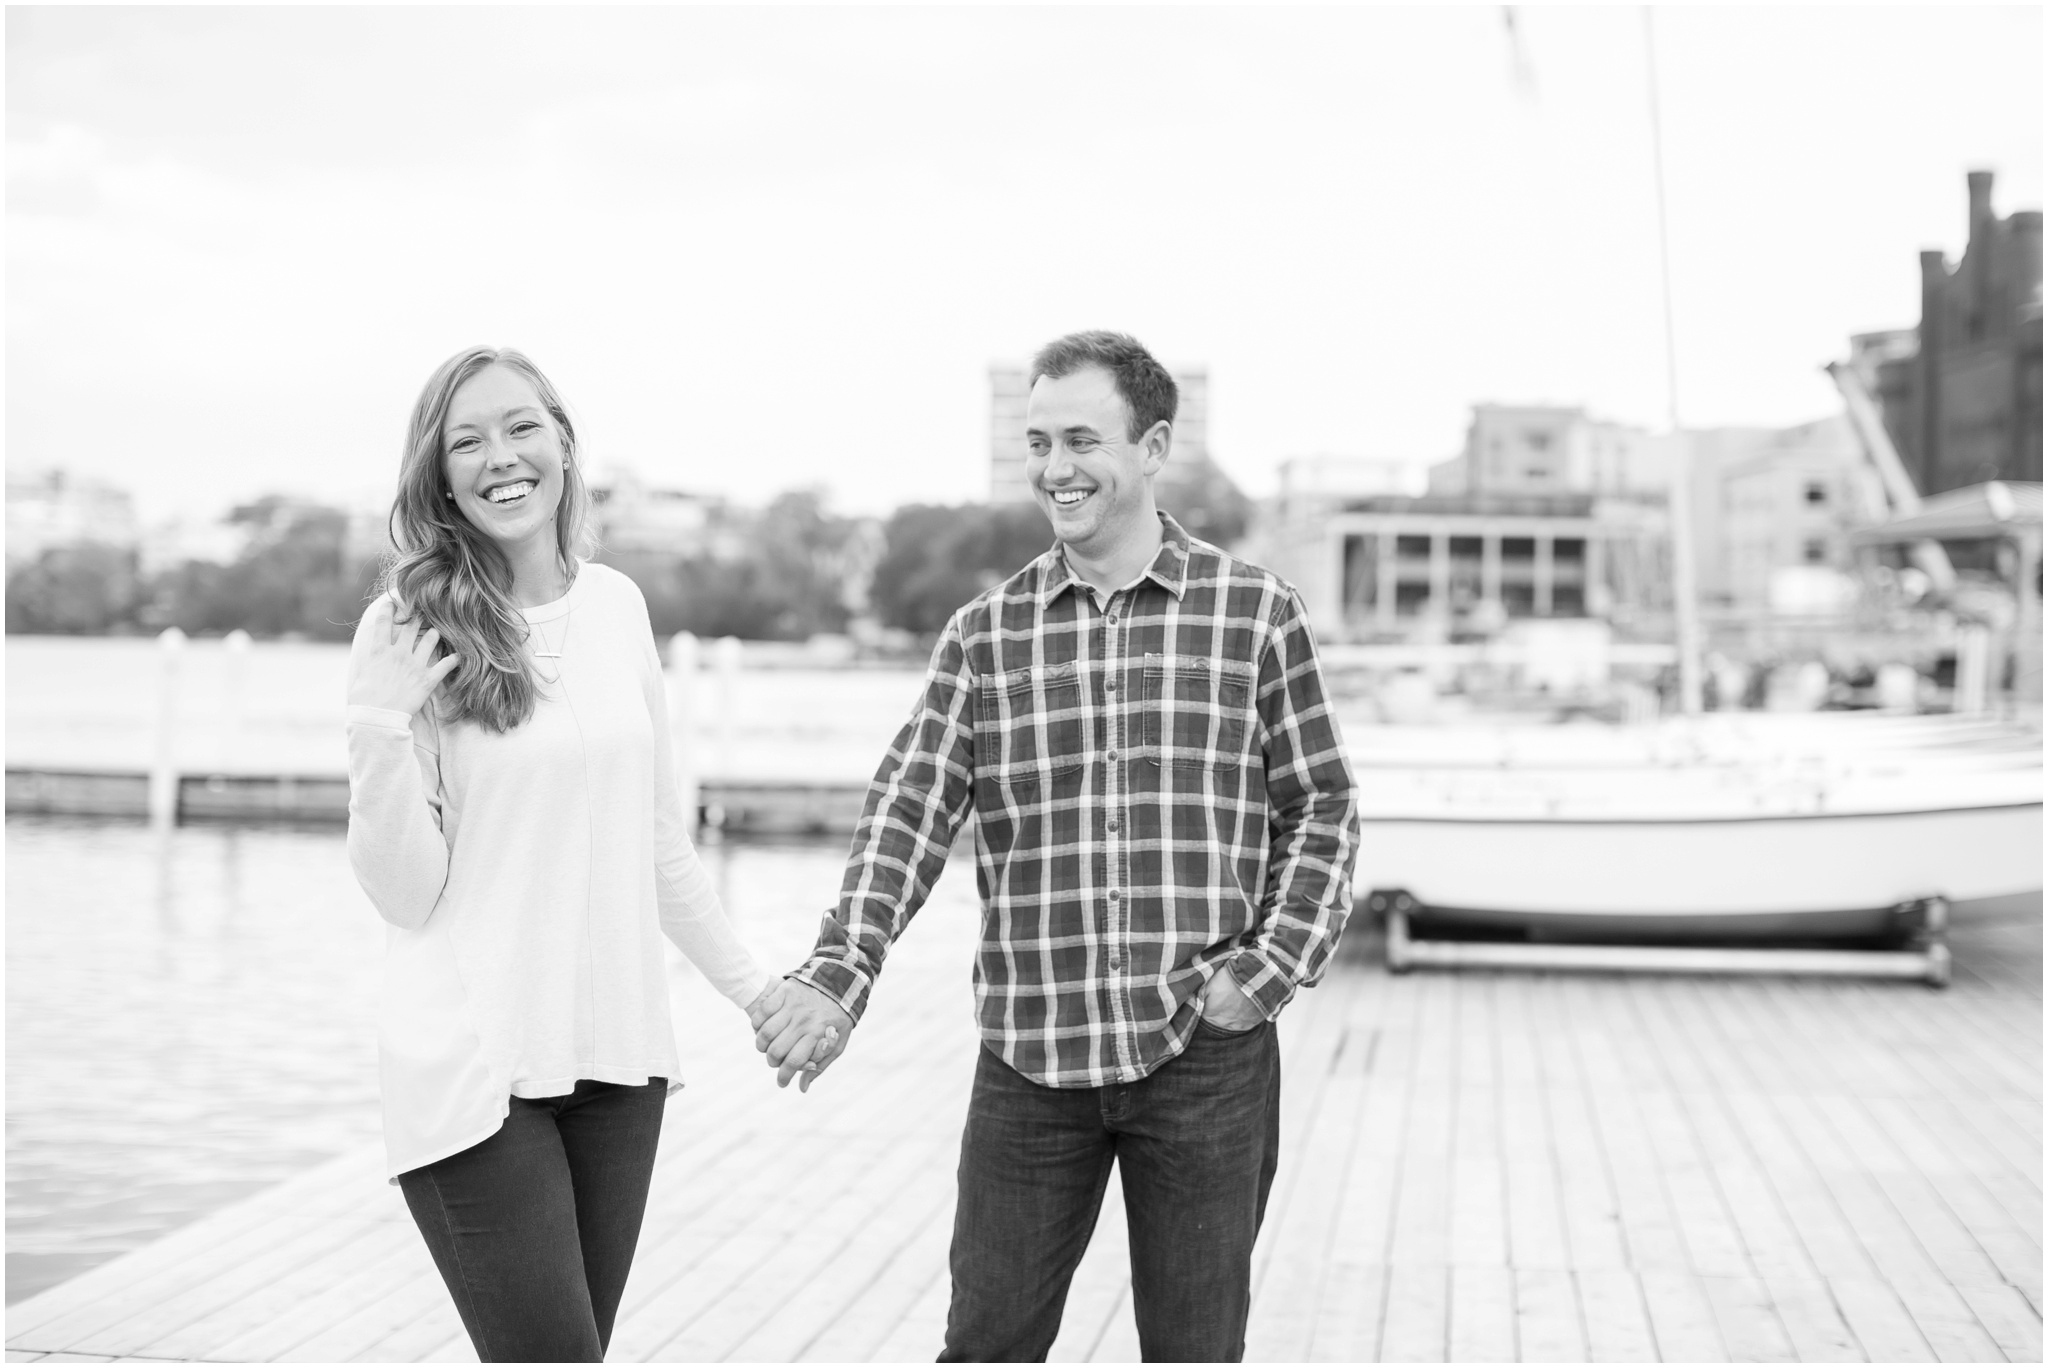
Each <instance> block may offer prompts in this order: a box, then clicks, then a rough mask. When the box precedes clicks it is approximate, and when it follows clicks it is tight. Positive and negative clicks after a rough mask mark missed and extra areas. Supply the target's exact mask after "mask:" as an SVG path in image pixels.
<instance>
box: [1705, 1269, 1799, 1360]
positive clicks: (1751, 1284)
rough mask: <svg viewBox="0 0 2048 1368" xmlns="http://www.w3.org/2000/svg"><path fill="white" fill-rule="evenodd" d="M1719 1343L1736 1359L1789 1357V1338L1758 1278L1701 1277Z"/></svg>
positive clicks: (1790, 1349)
mask: <svg viewBox="0 0 2048 1368" xmlns="http://www.w3.org/2000/svg"><path fill="white" fill-rule="evenodd" d="M1700 1287H1701V1290H1703V1291H1704V1292H1705V1293H1706V1296H1707V1304H1708V1305H1709V1306H1711V1307H1712V1308H1713V1310H1714V1324H1715V1327H1716V1328H1717V1329H1718V1330H1719V1331H1720V1332H1721V1343H1722V1344H1723V1345H1724V1346H1726V1348H1727V1350H1728V1357H1729V1359H1730V1360H1732V1361H1734V1362H1736V1363H1784V1362H1787V1361H1789V1360H1790V1359H1791V1358H1792V1357H1793V1348H1792V1339H1791V1337H1790V1336H1789V1335H1787V1334H1786V1333H1785V1326H1784V1324H1783V1323H1782V1322H1781V1321H1780V1320H1779V1319H1778V1308H1777V1307H1776V1305H1774V1304H1773V1302H1772V1301H1771V1294H1770V1293H1769V1291H1767V1290H1766V1289H1765V1287H1764V1284H1763V1280H1762V1279H1761V1278H1701V1279H1700Z"/></svg>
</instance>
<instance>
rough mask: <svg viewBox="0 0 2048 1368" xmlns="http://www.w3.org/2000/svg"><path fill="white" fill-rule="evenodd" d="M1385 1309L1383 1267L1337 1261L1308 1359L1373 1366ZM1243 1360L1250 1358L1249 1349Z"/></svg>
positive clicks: (1328, 1281)
mask: <svg viewBox="0 0 2048 1368" xmlns="http://www.w3.org/2000/svg"><path fill="white" fill-rule="evenodd" d="M1386 1306H1387V1266H1386V1265H1385V1264H1365V1263H1358V1262H1355V1261H1352V1260H1349V1259H1344V1258H1340V1259H1338V1261H1337V1262H1336V1263H1334V1264H1332V1265H1331V1268H1330V1276H1329V1278H1328V1279H1327V1280H1326V1281H1325V1283H1324V1286H1323V1305H1322V1310H1321V1314H1319V1315H1318V1316H1317V1317H1316V1326H1315V1334H1314V1337H1313V1338H1312V1339H1311V1340H1310V1342H1309V1351H1308V1354H1307V1357H1308V1359H1309V1360H1310V1361H1312V1362H1316V1363H1373V1362H1377V1361H1378V1359H1379V1350H1380V1326H1381V1323H1382V1321H1383V1320H1384V1318H1385V1315H1386ZM1246 1358H1247V1359H1250V1358H1251V1355H1250V1353H1249V1346H1247V1353H1246ZM1256 1361H1259V1362H1265V1361H1266V1360H1256Z"/></svg>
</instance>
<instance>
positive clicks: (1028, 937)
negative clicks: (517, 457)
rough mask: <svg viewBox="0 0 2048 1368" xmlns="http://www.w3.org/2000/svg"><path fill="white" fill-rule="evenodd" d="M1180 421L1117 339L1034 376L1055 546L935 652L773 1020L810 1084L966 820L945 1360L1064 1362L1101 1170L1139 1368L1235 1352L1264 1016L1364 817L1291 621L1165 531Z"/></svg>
mask: <svg viewBox="0 0 2048 1368" xmlns="http://www.w3.org/2000/svg"><path fill="white" fill-rule="evenodd" d="M1177 402H1178V395H1177V393H1176V390H1175V386H1174V383H1173V379H1172V377H1171V376H1169V375H1168V374H1167V372H1166V371H1165V369H1164V368H1163V367H1161V366H1160V365H1159V363H1158V362H1157V361H1155V360H1154V359H1153V358H1152V356H1151V355H1150V354H1149V353H1148V352H1146V350H1145V349H1144V348H1143V347H1141V346H1140V345H1138V343H1137V342H1135V341H1133V340H1132V339H1130V338H1128V337H1124V336H1121V335H1119V334H1115V333H1103V332H1088V333H1077V334H1074V335H1073V336H1070V337H1063V338H1061V339H1059V340H1058V341H1056V342H1053V343H1052V344H1050V345H1049V346H1047V347H1046V348H1045V349H1044V350H1043V351H1041V352H1040V353H1039V354H1038V356H1037V358H1036V359H1035V360H1034V361H1033V363H1032V385H1031V396H1030V404H1029V409H1028V410H1027V423H1028V436H1029V441H1030V455H1029V457H1028V459H1027V461H1026V465H1025V473H1026V477H1027V479H1028V480H1029V482H1030V485H1031V490H1032V494H1033V497H1034V498H1035V499H1036V500H1037V501H1038V505H1039V507H1040V508H1042V509H1043V510H1044V511H1045V515H1046V517H1047V518H1049V519H1050V520H1051V521H1052V527H1053V534H1054V536H1055V538H1056V539H1057V541H1056V544H1055V545H1054V547H1053V548H1052V549H1051V550H1049V551H1047V552H1046V553H1045V554H1044V555H1042V556H1040V557H1039V558H1038V559H1037V560H1035V561H1033V562H1032V563H1031V564H1030V565H1028V566H1026V567H1025V568H1024V569H1023V570H1021V571H1019V572H1018V573H1017V574H1016V575H1014V576H1012V577H1011V578H1010V579H1009V580H1008V581H1006V582H1005V583H1003V584H1001V585H998V586H996V587H995V588H993V589H990V590H988V591H987V592H986V593H984V594H982V595H981V596H980V597H979V598H977V599H975V600H974V601H973V602H972V603H969V604H968V605H967V606H966V607H964V608H962V609H961V610H960V611H959V612H958V613H956V614H954V616H953V619H952V621H951V622H950V623H949V624H948V625H947V627H946V631H945V633H944V635H943V636H942V637H941V639H940V641H939V645H938V649H937V651H936V652H935V653H934V655H933V657H932V663H931V668H930V671H929V673H928V674H927V675H926V679H925V689H924V695H923V697H922V699H921V700H920V701H919V704H918V706H917V708H916V710H915V712H914V713H913V714H912V716H911V719H910V721H909V722H908V723H906V724H905V726H904V728H903V730H902V731H901V732H900V733H898V735H897V737H896V740H895V742H894V744H892V745H891V747H890V749H889V753H888V756H887V757H886V758H885V759H884V760H883V762H882V765H881V768H880V770H879V771H878V772H877V773H876V776H875V781H874V784H873V785H872V786H871V787H870V788H869V790H868V799H867V806H866V810H865V812H864V813H863V815H862V817H861V822H860V826H859V828H858V830H857V831H856V833H855V836H854V840H853V850H852V853H851V856H850V857H849V859H848V861H847V868H846V878H845V882H844V885H843V887H842V888H841V892H840V901H839V906H838V909H837V911H836V912H835V913H833V914H830V915H828V916H827V917H826V918H825V922H824V926H823V929H822V932H821V934H820V936H819V939H818V944H817V947H816V949H815V950H814V952H813V953H812V955H811V957H810V959H809V960H807V961H806V962H805V963H804V965H803V966H802V967H801V968H800V969H798V970H797V971H796V973H794V974H793V975H791V976H790V977H791V979H792V980H793V982H794V984H796V985H799V986H795V987H793V988H792V989H791V991H790V992H788V993H787V994H785V1001H786V1004H787V1005H786V1006H785V1007H784V1009H783V1010H782V1011H781V1012H779V1013H778V1014H777V1015H776V1016H774V1017H772V1018H769V1019H767V1020H766V1021H765V1022H763V1023H759V1024H760V1030H759V1033H758V1034H757V1036H756V1043H757V1044H758V1045H759V1046H760V1047H761V1048H762V1049H763V1050H764V1051H765V1052H766V1053H767V1055H768V1061H769V1063H770V1064H771V1065H774V1066H776V1067H777V1068H778V1069H779V1071H780V1072H779V1077H780V1081H781V1082H782V1083H784V1084H785V1085H786V1084H787V1083H788V1081H789V1079H790V1078H791V1077H792V1076H795V1075H798V1074H803V1075H804V1081H805V1084H806V1086H807V1085H808V1084H809V1082H810V1079H811V1077H813V1076H815V1072H816V1070H819V1069H822V1068H823V1067H824V1066H826V1065H828V1064H829V1063H830V1062H831V1061H832V1060H833V1059H835V1058H836V1057H837V1056H838V1055H839V1054H840V1053H842V1052H843V1051H844V1050H845V1048H846V1046H847V1044H848V1043H849V1040H850V1037H851V1034H852V1029H853V1024H854V1022H855V1021H856V1020H857V1019H858V1018H859V1016H860V1014H861V1012H862V1010H863V1009H864V1008H865V1006H866V1004H867V999H868V993H869V992H870V990H871V989H872V987H873V985H874V981H875V976H876V975H877V974H878V973H879V972H880V971H881V967H882V960H883V957H884V956H885V955H887V953H888V951H889V947H890V945H891V943H892V942H893V941H894V940H895V938H896V937H897V935H899V934H900V933H901V932H902V930H903V928H904V927H905V926H907V925H908V924H909V922H910V919H911V917H912V915H913V914H914V913H915V912H916V911H917V909H918V907H919V906H920V905H921V904H922V903H923V901H924V898H925V896H926V894H927V893H928V892H929V891H930V889H931V886H932V884H933V883H934V882H935V881H936V880H937V879H938V877H939V873H940V871H941V870H942V869H943V868H944V867H945V863H946V854H947V851H948V850H950V849H951V848H952V844H953V838H954V834H955V833H956V832H957V831H958V830H959V827H960V824H961V822H962V821H964V820H965V819H966V817H967V815H968V812H969V810H970V809H971V810H973V811H974V812H976V813H978V814H979V817H978V820H979V827H978V832H977V839H976V843H975V844H976V852H975V853H976V860H977V863H978V866H979V877H980V890H981V896H982V900H983V905H984V922H983V924H984V931H983V937H982V943H981V948H980V951H979V954H978V957H977V961H976V964H975V974H974V985H975V1001H976V1007H977V1014H978V1016H979V1020H980V1025H981V1034H982V1041H983V1045H984V1048H983V1050H982V1054H981V1058H980V1062H979V1066H978V1069H977V1072H976V1075H975V1081H974V1091H973V1095H972V1098H971V1100H970V1102H969V1104H968V1114H967V1128H966V1132H965V1135H964V1137H963V1139H962V1141H961V1153H960V1170H959V1183H960V1197H959V1204H958V1208H957V1213H956V1216H955V1220H954V1226H953V1248H952V1272H953V1301H952V1309H951V1312H950V1314H949V1316H948V1319H947V1325H946V1345H945V1352H944V1353H943V1354H942V1355H941V1358H942V1359H945V1360H988V1359H1013V1360H1014V1359H1024V1360H1030V1359H1043V1358H1044V1357H1045V1355H1046V1352H1047V1350H1048V1349H1049V1348H1050V1347H1051V1345H1052V1342H1053V1339H1054V1336H1055V1335H1056V1334H1057V1333H1058V1331H1059V1323H1060V1312H1061V1309H1062V1307H1063V1306H1064V1304H1065V1301H1066V1294H1067V1285H1068V1282H1069V1281H1070V1280H1071V1278H1072V1276H1073V1272H1074V1267H1075V1265H1076V1264H1077V1263H1078V1262H1079V1261H1080V1258H1081V1255H1082V1253H1083V1251H1084V1250H1086V1248H1087V1245H1088V1239H1089V1236H1090V1235H1091V1233H1092V1232H1093V1230H1094V1226H1095V1218H1096V1212H1097V1210H1098V1208H1099V1206H1100V1204H1101V1200H1102V1193H1103V1189H1104V1186H1105V1184H1106V1183H1107V1182H1108V1179H1109V1171H1110V1167H1111V1164H1112V1162H1114V1163H1115V1164H1116V1165H1117V1166H1118V1167H1119V1168H1120V1169H1121V1171H1122V1174H1123V1184H1124V1201H1125V1206H1126V1209H1127V1212H1128V1216H1129V1221H1130V1236H1131V1239H1130V1244H1131V1287H1132V1302H1133V1305H1134V1309H1135V1311H1136V1313H1137V1322H1138V1336H1139V1341H1140V1343H1141V1345H1142V1347H1143V1350H1144V1354H1145V1357H1146V1358H1147V1359H1149V1360H1236V1359H1240V1358H1242V1357H1243V1353H1244V1334H1245V1318H1246V1314H1247V1312H1248V1310H1249V1309H1250V1301H1251V1254H1252V1244H1253V1241H1254V1240H1255V1239H1256V1238H1257V1235H1258V1230H1259V1222H1260V1220H1261V1219H1262V1218H1263V1216H1264V1213H1265V1205H1266V1194H1267V1192H1268V1190H1269V1189H1270V1188H1271V1186H1272V1182H1273V1173H1274V1169H1275V1166H1276V1164H1277V1162H1278V1144H1279V1126H1280V1053H1279V1045H1278V1041H1277V1040H1276V1039H1275V1034H1274V1027H1273V1020H1274V1018H1276V1017H1277V1016H1278V1015H1279V1014H1280V1011H1281V1009H1282V1008H1284V1007H1285V1006H1286V1005H1287V1003H1288V1000H1289V999H1290V998H1292V997H1293V996H1294V992H1295V990H1296V989H1297V988H1301V987H1305V986H1307V985H1309V984H1312V983H1314V982H1315V981H1316V979H1317V978H1318V977H1319V976H1320V975H1321V973H1322V970H1323V967H1324V965H1325V964H1326V963H1327V961H1328V959H1329V955H1330V952H1331V950H1332V948H1333V947H1334V946H1335V944H1336V940H1337V936H1338V933H1339V932H1340V931H1341V930H1342V929H1343V926H1344V921H1345V917H1346V916H1347V914H1348V913H1349V911H1350V906H1351V874H1352V862H1353V859H1354V856H1355V854H1356V849H1357V834H1358V816H1357V805H1356V802H1355V799H1354V796H1353V787H1352V779H1351V773H1350V769H1349V767H1348V766H1347V764H1346V762H1345V759H1344V754H1343V751H1342V750H1341V748H1340V746H1339V743H1338V737H1337V731H1336V726H1335V724H1334V721H1333V719H1332V718H1331V716H1330V713H1329V709H1328V706H1327V703H1326V701H1325V698H1324V694H1323V687H1322V680H1321V677H1320V674H1319V671H1318V667H1317V662H1316V654H1315V646H1314V643H1313V641H1312V640H1311V638H1310V635H1309V629H1308V621H1307V617H1306V614H1305V612H1304V610H1303V607H1302V603H1301V599H1300V597H1299V595H1297V594H1296V593H1295V592H1294V590H1293V589H1292V588H1290V587H1289V586H1288V585H1287V584H1286V583H1284V582H1283V581H1281V580H1280V579H1279V578H1278V577H1276V576H1274V575H1272V574H1269V573H1268V572H1266V571H1264V570H1261V569H1259V568H1258V567H1256V566H1252V565H1247V564H1245V563H1244V562H1242V561H1239V560H1235V559H1233V558H1232V557H1230V556H1228V555H1226V554H1225V553H1223V552H1222V551H1219V550H1218V549H1216V548H1215V547H1213V546H1209V545H1206V544H1205V543H1202V542H1199V541H1195V540H1193V539H1192V538H1190V537H1189V536H1188V535H1187V533H1185V532H1184V531H1182V530H1181V528H1180V526H1179V525H1178V524H1177V523H1175V522H1174V521H1173V520H1172V519H1171V518H1169V517H1166V516H1165V515H1163V514H1161V513H1159V512H1158V511H1157V509H1156V507H1155V505H1154V503H1153V491H1152V481H1153V477H1154V476H1155V475H1157V474H1158V473H1159V470H1160V467H1161V466H1162V465H1164V464H1165V462H1166V459H1167V456H1168V453H1169V452H1170V450H1171V448H1172V440H1173V418H1174V413H1175V409H1176V406H1177Z"/></svg>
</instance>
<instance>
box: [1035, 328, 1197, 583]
mask: <svg viewBox="0 0 2048 1368" xmlns="http://www.w3.org/2000/svg"><path fill="white" fill-rule="evenodd" d="M1130 423H1131V409H1130V405H1128V404H1126V403H1125V402H1124V398H1123V396H1122V395H1120V394H1118V393H1117V391H1116V378H1115V377H1114V376H1112V375H1111V374H1110V373H1109V372H1108V371H1107V370H1104V369H1103V368H1102V367H1100V366H1084V367H1082V368H1081V369H1079V370H1077V371H1074V372H1072V373H1070V374H1067V375H1062V376H1059V377H1057V378H1055V377H1053V376H1050V375H1047V376H1041V377H1039V380H1038V383H1037V384H1035V385H1033V386H1032V387H1031V400H1030V404H1029V407H1028V408H1027V409H1026V410H1025V418H1024V426H1025V439H1026V443H1027V445H1028V447H1029V454H1028V455H1027V456H1026V457H1025V460H1024V478H1025V480H1026V481H1027V482H1028V483H1029V484H1030V486H1031V497H1032V498H1034V499H1036V500H1037V501H1038V506H1039V507H1040V508H1041V509H1043V510H1044V511H1045V516H1046V517H1047V518H1048V519H1049V520H1051V522H1052V531H1053V535H1054V536H1055V537H1057V538H1059V540H1060V541H1061V542H1062V543H1064V544H1065V545H1067V546H1071V547H1072V548H1073V549H1074V550H1075V551H1077V552H1079V553H1081V554H1082V555H1084V556H1087V557H1088V558H1090V559H1091V560H1108V559H1111V558H1113V556H1114V549H1115V548H1116V547H1117V546H1118V545H1120V544H1121V543H1122V542H1123V541H1124V539H1125V538H1126V537H1130V536H1134V535H1136V536H1150V535H1151V533H1152V523H1153V522H1154V521H1155V518H1156V515H1155V514H1154V512H1153V502H1152V476H1153V475H1154V474H1155V473H1157V472H1158V470H1159V467H1160V466H1161V465H1163V464H1164V463H1165V460H1166V448H1167V442H1168V440H1169V436H1168V434H1169V433H1170V428H1169V427H1168V425H1167V424H1165V423H1160V424H1156V425H1155V426H1154V427H1153V429H1152V431H1150V432H1148V433H1144V434H1141V435H1140V437H1139V438H1138V439H1137V440H1135V441H1134V440H1132V438H1131V429H1130Z"/></svg>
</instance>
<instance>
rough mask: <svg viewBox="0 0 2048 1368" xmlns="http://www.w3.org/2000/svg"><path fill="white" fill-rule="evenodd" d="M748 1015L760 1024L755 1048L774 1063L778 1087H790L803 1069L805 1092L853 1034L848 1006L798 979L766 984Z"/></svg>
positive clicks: (802, 1089) (800, 1085) (801, 1086)
mask: <svg viewBox="0 0 2048 1368" xmlns="http://www.w3.org/2000/svg"><path fill="white" fill-rule="evenodd" d="M747 1020H748V1021H750V1022H752V1023H753V1026H754V1048H755V1049H757V1050H759V1051H761V1052H762V1053H763V1054H765V1055H767V1056H768V1067H770V1068H772V1069H774V1070H775V1086H776V1087H778V1088H786V1087H788V1086H789V1080H790V1079H792V1078H795V1077H796V1076H797V1075H799V1074H801V1075H802V1076H803V1081H802V1082H800V1083H798V1084H797V1090H798V1091H799V1092H809V1091H810V1090H811V1083H812V1081H813V1080H814V1079H816V1078H817V1077H818V1076H819V1075H820V1074H822V1073H824V1072H825V1070H826V1069H827V1068H829V1067H830V1066H831V1064H832V1061H834V1060H835V1059H837V1058H839V1056H840V1055H842V1054H844V1053H846V1045H847V1039H848V1037H849V1036H851V1035H852V1034H853V1018H852V1017H850V1016H848V1015H847V1014H846V1011H845V1009H844V1008H842V1007H841V1006H840V1005H839V1004H838V1003H836V1002H834V1001H833V1000H832V999H831V998H828V997H826V996H825V995H824V994H823V993H821V992H819V991H818V990H817V989H815V988H813V987H811V986H810V985H809V984H807V983H798V982H797V981H796V980H794V979H778V980H777V981H776V982H774V983H771V984H769V985H768V986H767V987H766V988H764V989H762V990H761V995H760V996H759V997H757V998H755V999H754V1000H753V1001H752V1002H751V1003H749V1004H748V1005H747Z"/></svg>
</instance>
